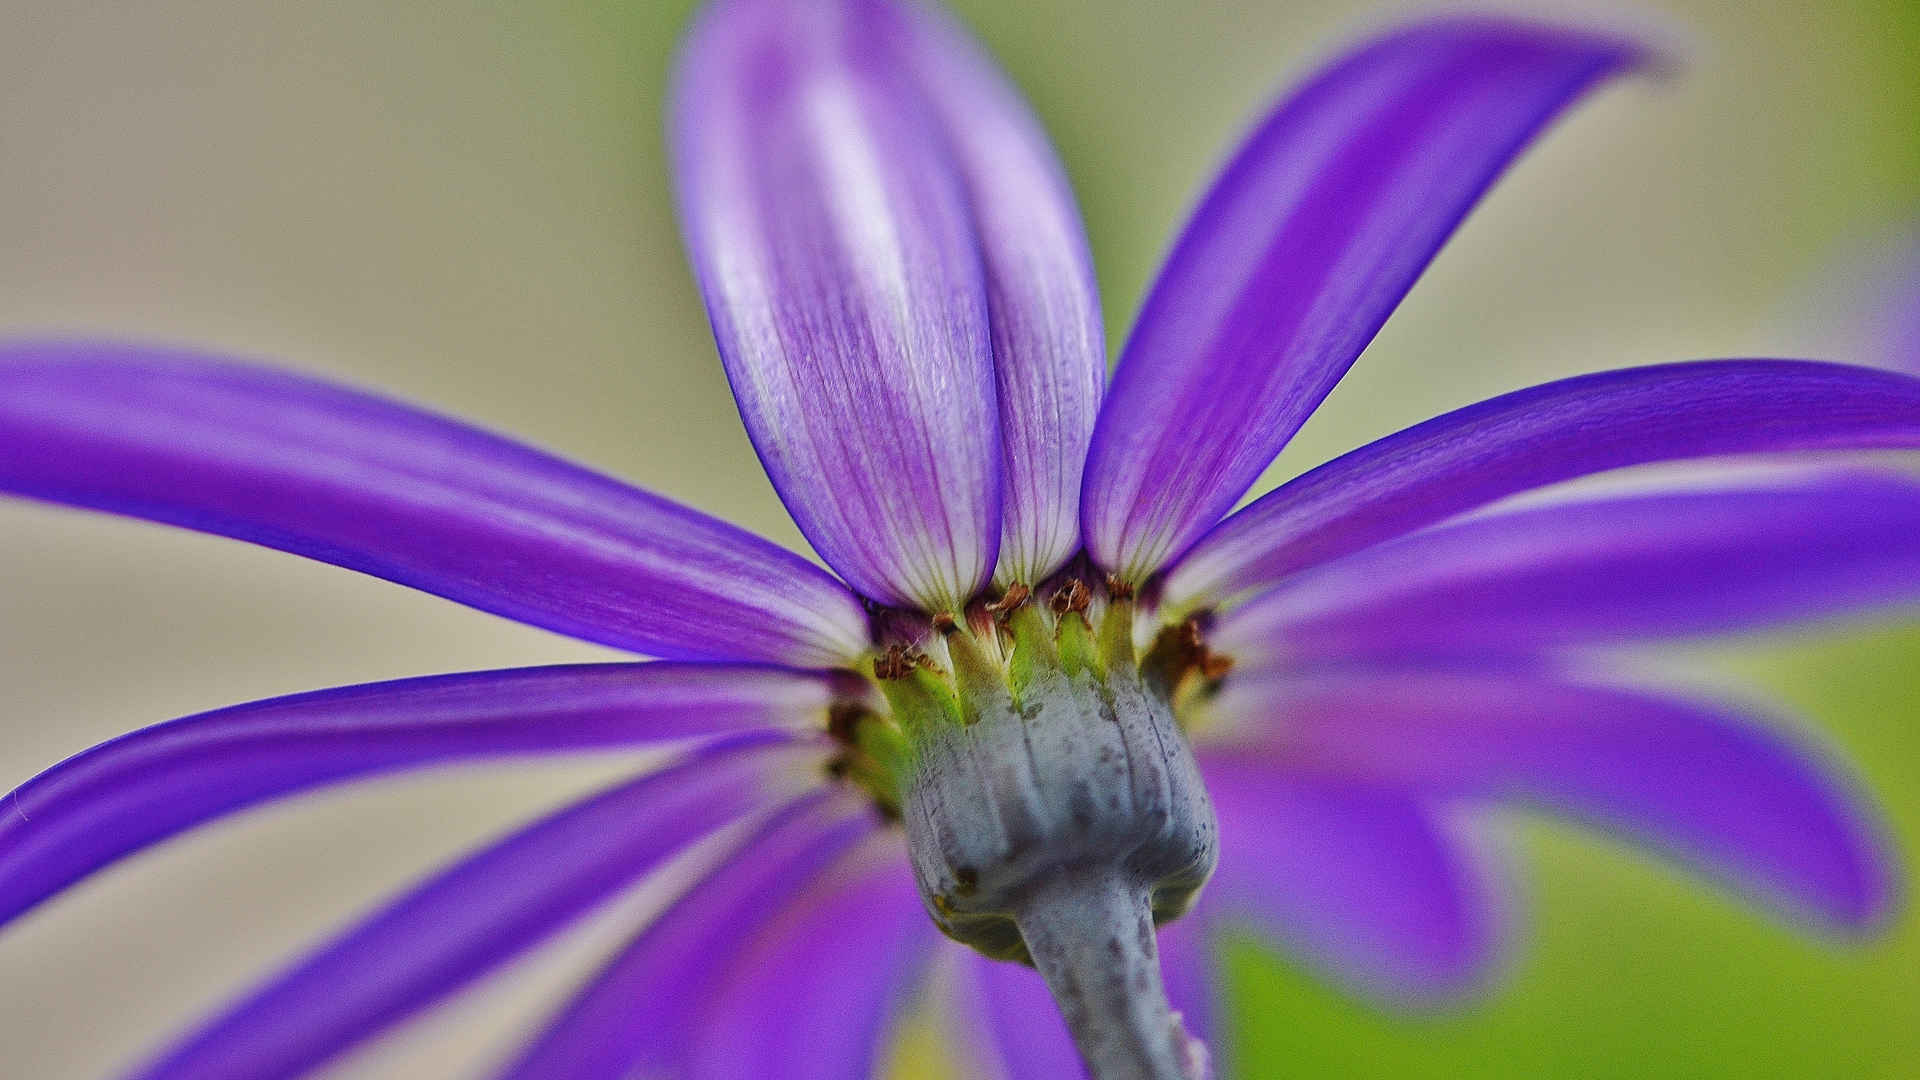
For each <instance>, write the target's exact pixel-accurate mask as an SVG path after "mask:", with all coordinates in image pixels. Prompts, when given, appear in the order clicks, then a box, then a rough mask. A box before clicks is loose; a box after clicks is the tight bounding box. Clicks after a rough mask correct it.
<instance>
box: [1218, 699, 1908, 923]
mask: <svg viewBox="0 0 1920 1080" xmlns="http://www.w3.org/2000/svg"><path fill="white" fill-rule="evenodd" d="M1218 707H1219V709H1220V710H1221V714H1222V715H1223V716H1232V717H1236V718H1243V719H1244V720H1245V721H1246V722H1247V726H1248V730H1250V731H1258V730H1261V729H1264V735H1263V736H1261V735H1256V736H1254V737H1256V738H1263V739H1264V742H1263V743H1262V744H1261V745H1260V746H1259V747H1258V750H1257V751H1250V752H1257V753H1258V754H1259V755H1260V757H1261V759H1262V760H1264V761H1267V762H1269V763H1270V766H1271V767H1273V768H1276V769H1284V770H1286V771H1288V772H1290V773H1295V774H1299V775H1303V776H1305V775H1312V776H1319V777H1325V778H1328V782H1345V783H1351V784H1365V785H1380V786H1389V787H1393V788H1398V789H1404V790H1408V791H1410V792H1416V793H1419V794H1422V795H1425V796H1427V797H1465V798H1473V799H1486V800H1496V801H1500V802H1512V803H1518V804H1521V805H1525V806H1531V807H1534V808H1537V809H1541V810H1546V811H1549V812H1553V813H1557V814H1563V815H1567V816H1570V817H1573V818H1575V819H1577V820H1581V821H1585V822H1588V823H1591V824H1593V825H1596V826H1598V827H1600V828H1602V829H1606V830H1609V831H1613V832H1616V833H1619V834H1621V835H1623V836H1625V837H1627V838H1629V839H1631V840H1634V841H1636V842H1638V843H1640V844H1643V845H1646V846H1649V847H1651V848H1653V849H1656V850H1659V851H1662V852H1666V853H1668V854H1671V855H1674V856H1677V857H1678V858H1679V859H1681V860H1682V861H1683V862H1685V863H1686V864H1687V865H1689V866H1691V867H1693V868H1696V869H1698V870H1701V871H1703V872H1706V873H1709V874H1711V875H1713V876H1715V877H1718V878H1721V879H1723V880H1726V881H1728V882H1730V883H1731V884H1733V885H1735V886H1736V887H1738V888H1741V889H1742V890H1744V891H1746V892H1747V893H1749V894H1750V895H1754V896H1755V897H1757V898H1758V899H1760V900H1761V901H1763V902H1765V903H1767V904H1769V905H1770V906H1773V907H1776V908H1781V909H1784V910H1785V911H1787V912H1788V913H1790V914H1793V915H1796V916H1808V917H1812V918H1815V919H1817V920H1819V921H1821V922H1823V923H1825V924H1828V925H1831V926H1835V927H1841V928H1852V929H1859V928H1862V927H1866V926H1869V925H1872V924H1873V923H1875V922H1876V921H1877V920H1879V919H1880V918H1882V917H1883V916H1884V915H1885V914H1886V913H1887V910H1888V908H1889V905H1890V902H1891V897H1892V893H1893V891H1894V886H1893V881H1892V875H1893V869H1892V866H1891V864H1890V863H1889V861H1888V857H1887V853H1886V851H1885V849H1884V848H1883V847H1882V845H1881V844H1880V842H1879V840H1878V838H1877V836H1876V835H1875V834H1874V830H1873V828H1872V825H1871V822H1872V815H1871V814H1870V813H1869V812H1868V810H1867V808H1866V807H1865V806H1864V805H1863V804H1862V803H1861V801H1860V800H1859V799H1858V798H1857V797H1856V795H1855V793H1854V791H1853V789H1852V788H1851V787H1850V785H1849V784H1848V783H1847V782H1846V781H1845V780H1843V779H1842V778H1841V776H1840V774H1839V773H1838V771H1837V767H1836V766H1835V765H1834V764H1833V762H1832V761H1831V760H1830V759H1829V758H1828V756H1827V755H1825V754H1823V753H1821V752H1819V751H1818V750H1816V749H1815V748H1813V747H1811V746H1809V745H1807V744H1806V743H1805V742H1804V741H1803V740H1802V739H1800V738H1796V737H1792V736H1790V735H1788V734H1787V733H1785V732H1783V731H1778V730H1770V729H1769V728H1768V727H1765V726H1762V725H1760V724H1758V723H1754V722H1752V721H1749V720H1747V719H1744V718H1741V717H1738V716H1736V715H1733V714H1731V713H1729V712H1726V711H1724V710H1721V709H1718V708H1714V707H1710V706H1706V705H1700V704H1693V703H1689V702H1685V701H1680V700H1676V699H1673V698H1667V697H1657V696H1653V695H1650V694H1647V693H1641V692H1634V691H1627V690H1620V689H1612V688H1603V687H1596V686H1586V685H1580V684H1577V683H1573V682H1569V681H1564V680H1560V679H1556V678H1553V677H1550V676H1546V675H1530V674H1527V673H1524V672H1517V671H1510V672H1504V673H1473V672H1433V671H1398V672H1395V671H1368V670H1352V671H1333V672H1325V673H1321V674H1306V673H1295V674H1290V675H1274V676H1268V677H1264V678H1256V679H1243V680H1238V681H1236V680H1233V679H1232V678H1229V680H1228V683H1227V686H1226V688H1225V689H1224V690H1223V691H1222V696H1221V698H1220V701H1219V703H1218ZM1209 779H1211V774H1209ZM1216 800H1217V796H1216ZM1223 833H1224V825H1223ZM1223 850H1226V849H1224V848H1223ZM1225 860H1226V856H1225V855H1223V856H1222V862H1223V863H1224V862H1225Z"/></svg>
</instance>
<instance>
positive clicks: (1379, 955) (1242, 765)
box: [1201, 751, 1506, 1002]
mask: <svg viewBox="0 0 1920 1080" xmlns="http://www.w3.org/2000/svg"><path fill="white" fill-rule="evenodd" d="M1201 768H1202V769H1203V770H1204V772H1205V774H1206V778H1207V790H1208V791H1209V792H1210V793H1211V794H1212V795H1213V805H1214V809H1215V811H1216V812H1217V813H1218V814H1219V817H1220V868H1219V870H1218V871H1217V872H1216V873H1215V874H1214V878H1213V881H1212V882H1211V883H1210V884H1209V885H1208V886H1207V892H1206V894H1205V897H1204V899H1203V900H1202V904H1203V905H1205V907H1206V909H1207V912H1208V914H1209V916H1210V917H1212V918H1216V919H1217V918H1223V917H1233V916H1241V917H1246V918H1250V919H1251V920H1252V921H1253V924H1254V925H1255V926H1256V927H1257V928H1259V929H1260V930H1262V931H1264V932H1265V933H1267V934H1270V935H1272V936H1273V937H1274V938H1275V939H1276V940H1277V941H1278V942H1279V943H1280V944H1282V945H1284V946H1285V947H1287V948H1288V949H1289V950H1290V951H1291V952H1293V953H1294V954H1296V955H1297V956H1298V957H1299V958H1300V959H1301V960H1303V961H1305V962H1306V963H1308V964H1310V965H1312V966H1314V967H1315V968H1317V969H1319V970H1320V971H1321V973H1322V974H1324V975H1326V976H1327V977H1329V978H1330V979H1331V980H1332V981H1334V982H1335V983H1337V984H1339V985H1341V986H1343V987H1345V988H1347V989H1348V990H1352V991H1356V992H1360V993H1364V994H1367V995H1369V996H1375V997H1382V998H1386V999H1388V1000H1393V1001H1400V1002H1408V1001H1424V1000H1431V999H1436V998H1441V997H1446V996H1450V995H1455V994H1459V993H1462V992H1465V991H1469V990H1472V989H1474V988H1475V987H1476V986H1478V985H1479V984H1480V983H1481V982H1482V981H1483V980H1484V979H1485V978H1486V976H1487V975H1488V974H1490V969H1491V968H1492V967H1493V966H1494V965H1495V964H1496V963H1497V961H1498V960H1499V959H1500V950H1501V945H1502V943H1503V942H1502V937H1503V932H1504V930H1505V925H1504V918H1503V916H1504V914H1505V907H1506V905H1505V901H1504V898H1503V897H1502V895H1501V890H1500V884H1501V883H1500V882H1499V880H1498V878H1497V875H1495V874H1493V873H1492V872H1491V868H1489V867H1487V866H1485V865H1483V860H1482V858H1481V857H1480V855H1479V853H1478V852H1476V851H1475V850H1474V849H1473V848H1472V847H1471V846H1469V845H1467V844H1465V843H1463V842H1462V841H1461V840H1460V839H1459V838H1458V837H1455V836H1453V835H1450V833H1449V832H1448V831H1447V830H1446V829H1445V828H1443V826H1442V825H1441V823H1440V822H1439V821H1438V820H1437V818H1436V817H1435V815H1434V813H1433V811H1432V810H1431V809H1430V807H1429V805H1428V804H1427V803H1426V802H1425V801H1424V800H1422V799H1419V798H1416V797H1414V796H1412V795H1409V794H1407V793H1404V792H1398V791H1393V790H1389V789H1386V788H1383V787H1381V786H1378V785H1375V784H1370V783H1367V782H1365V781H1349V780H1346V779H1340V778H1336V779H1332V780H1328V779H1321V778H1316V777H1308V776H1301V775H1298V774H1296V773H1295V772H1293V771H1291V769H1290V768H1289V767H1288V766H1287V765H1286V764H1285V763H1283V762H1282V760H1281V759H1280V758H1279V757H1278V756H1274V757H1272V758H1269V757H1267V756H1266V755H1263V754H1260V753H1258V752H1255V751H1246V752H1241V753H1237V754H1236V753H1231V752H1228V753H1222V752H1218V751H1216V752H1212V753H1208V754H1205V755H1203V756H1202V758H1201Z"/></svg>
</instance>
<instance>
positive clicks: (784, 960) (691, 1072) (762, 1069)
mask: <svg viewBox="0 0 1920 1080" xmlns="http://www.w3.org/2000/svg"><path fill="white" fill-rule="evenodd" d="M877 840H878V842H876V843H874V844H872V845H870V847H869V849H868V851H866V852H864V853H856V856H855V857H853V858H850V859H848V860H847V861H846V862H845V864H843V865H842V866H840V867H836V868H834V869H833V870H831V871H829V872H828V873H826V874H824V875H822V876H821V877H819V878H817V879H816V880H815V881H814V883H813V884H812V886H811V887H810V888H809V889H808V892H807V895H805V896H804V897H802V898H800V900H799V901H798V902H796V903H795V904H793V905H791V906H790V907H788V908H787V909H786V910H785V911H783V912H781V913H779V914H778V915H777V916H776V917H775V918H774V920H773V921H772V922H771V923H770V924H769V925H768V926H767V927H766V929H765V932H764V933H763V934H761V935H760V938H759V940H757V941H755V942H754V943H753V945H752V947H751V948H749V949H747V950H745V951H743V952H741V953H740V954H739V956H738V957H737V958H736V959H735V960H734V962H733V964H732V967H731V970H730V971H729V977H728V985H727V988H726V990H725V992H724V993H722V995H721V996H720V998H719V1000H718V1001H717V1002H716V1003H715V1005H714V1007H713V1008H712V1010H711V1011H709V1012H708V1013H707V1014H706V1015H705V1016H704V1017H702V1019H701V1021H700V1024H699V1033H698V1037H697V1038H696V1039H695V1041H694V1046H693V1050H692V1053H691V1054H690V1056H689V1058H688V1061H687V1064H686V1069H685V1072H684V1073H683V1074H676V1075H684V1076H685V1077H686V1080H736V1078H737V1077H746V1076H752V1077H769V1078H771V1077H778V1078H779V1080H844V1078H847V1077H868V1076H874V1075H876V1074H877V1072H878V1068H879V1063H880V1059H881V1052H882V1051H883V1050H884V1049H885V1047H886V1042H887V1039H888V1036H889V1035H890V1034H891V1030H892V1024H893V1023H894V1022H895V1021H896V1020H897V1019H898V1017H899V1014H900V1013H902V1012H904V1011H905V1010H906V1008H907V1007H908V1005H909V1004H911V995H910V993H909V991H910V990H911V988H912V983H913V980H914V979H915V978H916V977H917V976H918V975H920V974H921V972H922V970H923V969H924V968H925V966H926V961H927V960H928V959H929V957H930V955H931V953H932V950H933V949H934V948H936V947H938V946H940V945H942V944H944V942H943V939H942V938H941V937H940V933H939V931H937V930H935V929H934V928H933V923H932V921H931V920H929V919H928V918H927V913H926V910H925V908H924V907H923V906H922V904H921V901H920V895H919V893H918V892H917V891H915V889H914V885H913V876H912V874H911V873H909V872H908V870H907V868H906V865H905V859H904V853H903V852H902V850H901V846H900V841H899V839H898V837H897V836H891V835H889V836H882V837H879V838H877Z"/></svg>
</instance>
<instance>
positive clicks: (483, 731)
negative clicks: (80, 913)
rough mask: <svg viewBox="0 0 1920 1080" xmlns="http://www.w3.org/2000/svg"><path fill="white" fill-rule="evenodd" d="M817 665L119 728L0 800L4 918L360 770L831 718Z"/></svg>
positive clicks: (258, 709)
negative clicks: (188, 833) (142, 855)
mask: <svg viewBox="0 0 1920 1080" xmlns="http://www.w3.org/2000/svg"><path fill="white" fill-rule="evenodd" d="M832 696H833V687H832V685H831V684H830V681H829V680H828V679H827V678H825V677H823V676H819V675H812V674H805V673H801V672H795V671H787V670H783V669H779V668H761V667H749V666H745V665H721V664H715V665H704V664H677V663H668V662H661V663H653V664H593V665H575V666H567V667H549V668H524V669H520V670H516V671H485V672H475V673H471V674H462V675H437V676H431V677H428V678H420V679H403V680H400V681H397V682H386V683H373V684H369V685H364V686H348V687H341V688H338V689H333V690H320V691H315V692H313V693H307V694H296V695H293V696H291V697H282V698H271V699H268V700H265V701H256V702H252V703H250V704H246V705H236V706H233V707H231V708H226V709H220V710H217V711H215V712H210V713H202V714H200V715H198V716H189V717H186V718H184V719H180V720H173V721H170V722H168V723H164V724H156V725H154V726H153V727H149V728H145V729H142V730H140V731H136V732H133V733H131V734H128V735H123V736H121V737H120V738H118V739H114V740H113V741H111V742H107V743H102V744H101V745H99V746H96V747H94V748H92V749H90V750H87V751H85V752H83V753H80V754H77V755H75V756H73V757H71V758H68V759H67V760H65V761H63V762H61V763H60V764H58V765H55V766H53V767H52V768H50V769H48V770H47V771H45V772H43V773H41V774H40V775H39V776H36V777H34V778H33V779H32V780H29V781H27V782H26V783H25V784H22V785H21V786H20V787H19V788H18V789H16V790H15V791H14V792H13V793H12V794H11V795H10V796H8V797H7V798H6V799H4V800H0V923H4V922H5V921H7V920H8V919H11V918H12V917H13V916H15V915H18V914H20V913H21V912H22V911H25V910H27V909H29V908H31V907H32V906H33V905H35V904H37V903H39V902H40V901H42V900H44V899H46V898H47V897H49V896H51V895H53V894H54V893H56V892H58V891H59V890H60V889H63V888H65V887H66V886H67V885H69V884H71V883H73V882H74V881H77V880H79V879H80V878H82V877H85V876H86V875H88V874H90V873H92V872H94V871H95V870H98V869H100V868H101V867H103V866H106V865H108V864H109V863H112V862H113V861H114V860H116V859H119V858H121V857H123V856H125V855H128V854H131V853H133V852H136V851H139V850H141V849H143V848H145V847H147V846H148V845H151V844H155V843H158V842H159V841H161V840H164V839H166V838H167V837H170V836H173V835H174V834H176V833H178V832H181V831H182V830H185V829H190V828H192V827H194V826H195V825H199V824H201V823H203V822H206V821H208V820H211V819H214V818H217V817H221V816H223V815H226V814H230V813H233V812H235V811H237V810H241V809H244V808H245V807H248V806H253V805H256V804H258V803H261V802H265V801H268V800H271V799H278V798H285V797H286V796H289V795H293V794H296V793H298V792H301V791H307V790H311V789H312V788H315V787H319V786H322V785H326V784H334V783H339V782H341V781H344V780H348V779H351V778H353V777H358V776H367V775H371V774H376V773H386V772H393V771H396V770H401V769H409V768H419V767H422V766H425V765H431V764H438V763H444V762H448V761H456V760H472V759H475V758H483V757H493V756H499V755H504V754H525V753H539V752H554V751H562V750H579V749H589V748H594V747H620V746H636V745H641V744H645V743H653V742H660V741H662V740H668V739H680V738H687V737H690V736H698V735H716V734H724V733H728V732H737V731H742V730H748V729H754V728H775V729H786V730H799V729H813V730H822V729H824V727H825V720H826V710H827V707H828V705H829V704H830V702H831V700H832Z"/></svg>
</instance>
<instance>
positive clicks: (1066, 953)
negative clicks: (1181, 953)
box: [1014, 871, 1208, 1080]
mask: <svg viewBox="0 0 1920 1080" xmlns="http://www.w3.org/2000/svg"><path fill="white" fill-rule="evenodd" d="M1014 918H1015V922H1016V923H1017V924H1018V925H1019V927H1020V934H1021V937H1022V938H1023V939H1024V940H1025V941H1026V945H1027V951H1028V953H1029V954H1030V955H1031V956H1032V958H1033V963H1034V966H1035V967H1037V968H1039V969H1040V974H1041V975H1042V976H1044V977H1045V978H1046V980H1047V989H1048V990H1050V991H1051V992H1052V993H1053V1000H1054V1001H1055V1003H1057V1004H1058V1005H1059V1007H1060V1014H1061V1016H1062V1017H1063V1018H1064V1019H1065V1020H1066V1023H1067V1029H1068V1030H1069V1031H1071V1032H1072V1033H1073V1039H1074V1043H1075V1045H1077V1046H1078V1047H1079V1049H1080V1056H1081V1058H1082V1059H1084V1060H1085V1061H1086V1063H1087V1068H1088V1069H1089V1070H1090V1071H1091V1072H1092V1073H1093V1075H1094V1076H1096V1077H1099V1078H1100V1080H1206V1077H1207V1075H1208V1069H1207V1050H1206V1047H1205V1046H1204V1045H1203V1044H1202V1043H1201V1042H1200V1041H1199V1040H1197V1039H1194V1038H1192V1037H1190V1036H1189V1035H1188V1034H1187V1032H1186V1030H1185V1029H1184V1028H1183V1027H1182V1026H1181V1024H1180V1018H1179V1016H1178V1014H1176V1013H1175V1012H1174V1011H1173V1010H1172V1009H1171V1008H1170V1007H1169V1006H1168V1005H1167V995H1166V991H1165V990H1164V989H1163V988H1162V985H1161V980H1160V956H1159V949H1158V946H1157V943H1156V941H1155V934H1154V926H1153V910H1152V907H1151V905H1150V903H1149V901H1148V896H1147V892H1146V890H1145V889H1143V888H1141V887H1140V886H1138V885H1135V884H1133V883H1131V882H1129V881H1127V880H1125V879H1124V878H1123V877H1121V876H1120V875H1116V874H1113V873H1108V872H1098V871H1094V872H1086V871H1063V872H1061V873H1059V874H1057V875H1055V876H1054V877H1053V878H1052V879H1051V880H1049V881H1047V882H1044V883H1042V884H1041V885H1040V887H1038V888H1036V889H1035V890H1034V891H1033V892H1032V893H1031V894H1030V895H1029V896H1028V898H1027V901H1026V903H1025V904H1024V905H1022V907H1021V908H1020V912H1019V914H1018V915H1016V916H1015V917H1014Z"/></svg>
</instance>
